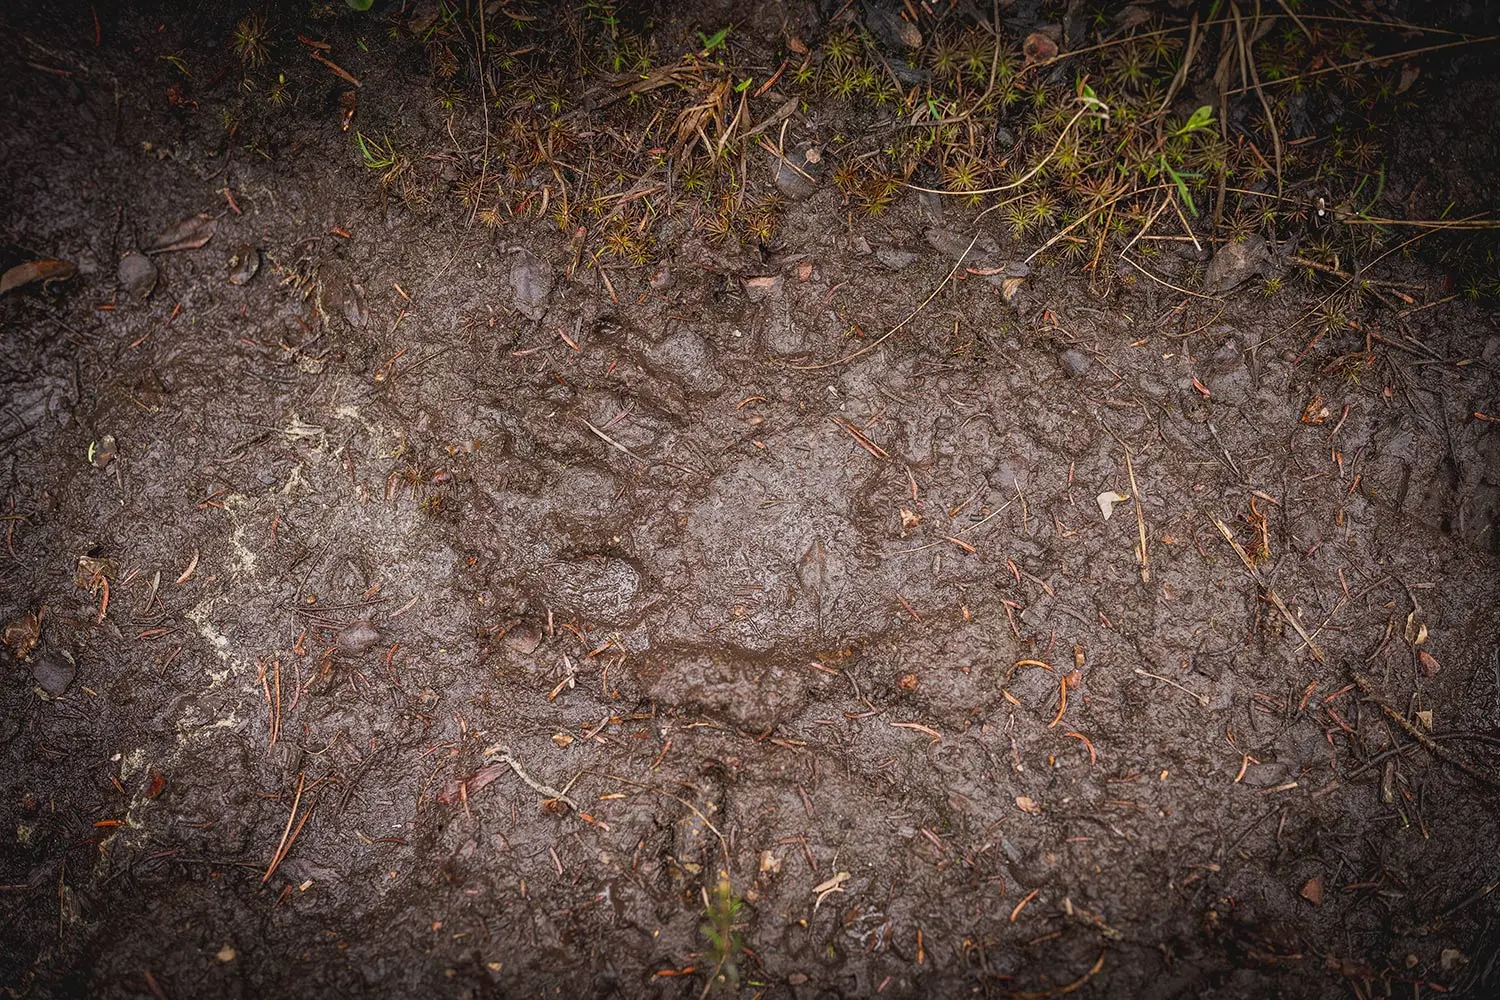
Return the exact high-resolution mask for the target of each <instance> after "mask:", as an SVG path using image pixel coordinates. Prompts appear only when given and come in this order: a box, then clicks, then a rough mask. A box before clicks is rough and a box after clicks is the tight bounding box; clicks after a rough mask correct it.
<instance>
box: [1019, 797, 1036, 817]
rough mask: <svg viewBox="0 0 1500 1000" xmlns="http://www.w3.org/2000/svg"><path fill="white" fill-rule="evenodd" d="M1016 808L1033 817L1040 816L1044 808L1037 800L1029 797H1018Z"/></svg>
mask: <svg viewBox="0 0 1500 1000" xmlns="http://www.w3.org/2000/svg"><path fill="white" fill-rule="evenodd" d="M1016 808H1017V809H1020V810H1021V811H1022V812H1023V813H1027V814H1028V815H1031V816H1040V815H1041V814H1042V807H1041V806H1039V805H1037V804H1036V800H1035V799H1033V798H1032V797H1031V796H1029V795H1017V796H1016Z"/></svg>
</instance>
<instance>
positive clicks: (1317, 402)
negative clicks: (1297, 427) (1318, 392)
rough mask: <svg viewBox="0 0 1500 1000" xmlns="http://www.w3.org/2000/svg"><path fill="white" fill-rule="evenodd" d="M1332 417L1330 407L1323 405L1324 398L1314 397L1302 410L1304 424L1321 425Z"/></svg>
mask: <svg viewBox="0 0 1500 1000" xmlns="http://www.w3.org/2000/svg"><path fill="white" fill-rule="evenodd" d="M1331 416H1333V414H1332V413H1330V412H1329V411H1328V407H1327V406H1326V405H1325V404H1324V403H1323V397H1322V396H1314V397H1313V398H1312V399H1310V400H1308V401H1307V405H1306V406H1304V407H1303V408H1302V422H1303V423H1304V424H1321V423H1322V422H1323V421H1325V420H1327V419H1328V418H1329V417H1331Z"/></svg>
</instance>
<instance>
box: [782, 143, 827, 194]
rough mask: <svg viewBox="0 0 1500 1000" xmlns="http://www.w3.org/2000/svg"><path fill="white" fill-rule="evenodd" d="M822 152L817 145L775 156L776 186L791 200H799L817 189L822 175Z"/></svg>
mask: <svg viewBox="0 0 1500 1000" xmlns="http://www.w3.org/2000/svg"><path fill="white" fill-rule="evenodd" d="M822 164H823V153H822V150H820V149H818V148H817V147H813V148H810V149H799V150H796V151H794V152H791V153H788V154H787V156H786V158H785V159H782V158H781V157H779V156H778V157H776V158H775V171H776V187H777V189H778V190H779V191H780V192H781V193H782V194H784V195H786V196H787V197H788V198H791V199H792V200H793V201H801V200H802V199H804V198H806V197H808V196H809V195H811V194H812V193H813V192H814V191H816V190H818V181H819V179H820V178H821V177H822Z"/></svg>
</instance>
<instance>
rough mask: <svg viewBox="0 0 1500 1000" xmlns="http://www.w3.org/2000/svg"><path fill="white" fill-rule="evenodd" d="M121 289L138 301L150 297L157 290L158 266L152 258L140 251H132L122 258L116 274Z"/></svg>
mask: <svg viewBox="0 0 1500 1000" xmlns="http://www.w3.org/2000/svg"><path fill="white" fill-rule="evenodd" d="M116 277H117V278H118V279H119V281H120V287H121V288H123V289H125V291H127V292H129V293H130V294H131V295H134V296H135V297H136V298H138V299H144V298H148V297H150V295H151V293H152V292H153V291H154V290H155V289H156V265H155V264H154V263H152V262H151V258H150V257H147V256H146V255H145V254H143V253H141V252H140V251H138V250H132V251H130V252H129V253H127V254H126V255H125V256H123V257H121V258H120V267H119V270H118V271H117V272H116Z"/></svg>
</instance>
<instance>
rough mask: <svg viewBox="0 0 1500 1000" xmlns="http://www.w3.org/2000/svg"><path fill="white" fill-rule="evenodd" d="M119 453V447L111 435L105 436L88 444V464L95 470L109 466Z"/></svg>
mask: <svg viewBox="0 0 1500 1000" xmlns="http://www.w3.org/2000/svg"><path fill="white" fill-rule="evenodd" d="M119 453H120V445H119V443H118V442H116V441H115V436H114V435H113V434H106V435H104V436H103V437H102V438H100V439H99V440H97V441H91V442H89V464H90V465H92V466H93V467H94V468H96V469H102V468H104V467H105V466H107V465H109V463H110V462H113V461H114V460H115V456H116V455H118V454H119Z"/></svg>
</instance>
